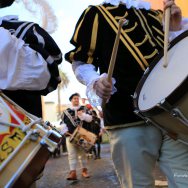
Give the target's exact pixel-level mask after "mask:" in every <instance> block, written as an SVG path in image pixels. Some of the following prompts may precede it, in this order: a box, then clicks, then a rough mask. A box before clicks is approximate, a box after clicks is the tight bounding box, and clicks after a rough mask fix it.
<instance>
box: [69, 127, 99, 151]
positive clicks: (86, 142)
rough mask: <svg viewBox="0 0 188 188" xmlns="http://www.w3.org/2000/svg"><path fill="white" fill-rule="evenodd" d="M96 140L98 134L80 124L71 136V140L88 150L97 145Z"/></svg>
mask: <svg viewBox="0 0 188 188" xmlns="http://www.w3.org/2000/svg"><path fill="white" fill-rule="evenodd" d="M96 140H97V136H96V135H95V134H94V133H92V132H90V131H87V130H86V129H84V128H82V127H79V126H78V127H77V128H76V129H75V131H74V133H73V134H72V135H71V136H70V142H71V143H73V144H76V145H77V146H79V147H81V148H82V149H83V150H84V151H86V152H88V151H89V150H90V149H91V148H92V147H93V146H94V145H95V142H96Z"/></svg>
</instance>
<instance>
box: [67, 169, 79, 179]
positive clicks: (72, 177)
mask: <svg viewBox="0 0 188 188" xmlns="http://www.w3.org/2000/svg"><path fill="white" fill-rule="evenodd" d="M67 180H77V176H76V170H71V171H70V172H69V175H68V177H67Z"/></svg>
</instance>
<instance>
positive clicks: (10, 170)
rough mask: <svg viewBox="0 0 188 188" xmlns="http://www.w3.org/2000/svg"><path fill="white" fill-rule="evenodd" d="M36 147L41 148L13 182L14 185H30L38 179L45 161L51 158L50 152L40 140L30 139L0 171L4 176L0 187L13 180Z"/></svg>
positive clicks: (0, 174) (1, 175) (0, 175)
mask: <svg viewBox="0 0 188 188" xmlns="http://www.w3.org/2000/svg"><path fill="white" fill-rule="evenodd" d="M36 147H38V148H39V149H38V151H37V154H36V155H35V156H34V157H33V158H32V159H31V161H30V162H29V165H28V166H27V167H26V168H25V169H24V171H23V172H22V174H21V175H20V176H19V178H18V179H17V180H16V182H15V183H14V184H13V187H15V188H16V187H23V188H24V187H29V186H30V185H31V184H32V183H33V182H34V181H35V180H36V179H37V176H38V175H39V174H40V173H41V172H42V170H43V169H44V166H45V163H46V162H47V160H48V159H49V156H50V152H49V151H48V150H47V149H46V148H45V147H42V146H41V145H39V143H38V142H32V141H30V142H29V143H27V144H26V145H25V146H23V148H21V150H20V151H19V153H18V154H17V155H16V156H15V157H14V158H13V159H12V160H11V161H10V162H9V164H8V165H7V166H6V168H5V169H3V170H2V171H1V172H0V177H3V178H2V179H1V178H0V179H1V181H0V187H4V186H5V185H6V184H7V183H8V182H9V181H10V180H11V178H12V176H13V175H14V174H15V173H16V172H17V171H18V169H19V167H20V166H21V165H22V164H23V161H25V160H26V159H27V157H28V156H29V155H30V153H31V151H32V150H34V149H35V148H36Z"/></svg>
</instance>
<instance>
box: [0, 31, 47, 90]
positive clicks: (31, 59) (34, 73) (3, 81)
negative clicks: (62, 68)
mask: <svg viewBox="0 0 188 188" xmlns="http://www.w3.org/2000/svg"><path fill="white" fill-rule="evenodd" d="M49 80H50V73H49V71H48V67H47V63H46V61H45V60H44V59H43V57H42V56H41V55H40V54H39V53H38V52H36V51H34V50H33V49H31V48H30V47H29V46H28V45H27V44H25V42H24V41H23V40H22V39H18V38H16V37H15V36H14V35H11V34H10V32H9V31H8V30H6V29H4V28H2V27H0V89H2V90H4V89H7V90H18V89H22V90H42V89H45V88H46V86H47V84H48V82H49Z"/></svg>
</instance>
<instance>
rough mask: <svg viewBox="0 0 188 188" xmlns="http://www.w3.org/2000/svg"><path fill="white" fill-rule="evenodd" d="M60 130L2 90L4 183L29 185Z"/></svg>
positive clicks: (0, 175)
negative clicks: (45, 124)
mask: <svg viewBox="0 0 188 188" xmlns="http://www.w3.org/2000/svg"><path fill="white" fill-rule="evenodd" d="M57 138H59V140H60V138H61V136H60V135H59V134H58V133H55V132H54V131H51V130H47V129H45V128H44V127H43V122H42V121H41V119H39V118H37V117H35V116H33V115H31V114H29V113H28V112H26V111H25V110H23V109H22V108H21V107H19V106H18V105H16V104H15V103H14V102H13V101H11V100H10V99H9V98H8V97H6V96H5V95H3V94H1V93H0V187H7V188H8V187H29V186H30V185H31V184H32V183H33V182H34V181H35V180H36V178H37V176H38V175H39V174H40V172H41V171H42V170H43V168H44V165H45V163H46V161H47V160H48V158H49V155H50V151H53V150H54V149H55V148H56V146H57V143H56V142H57Z"/></svg>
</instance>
